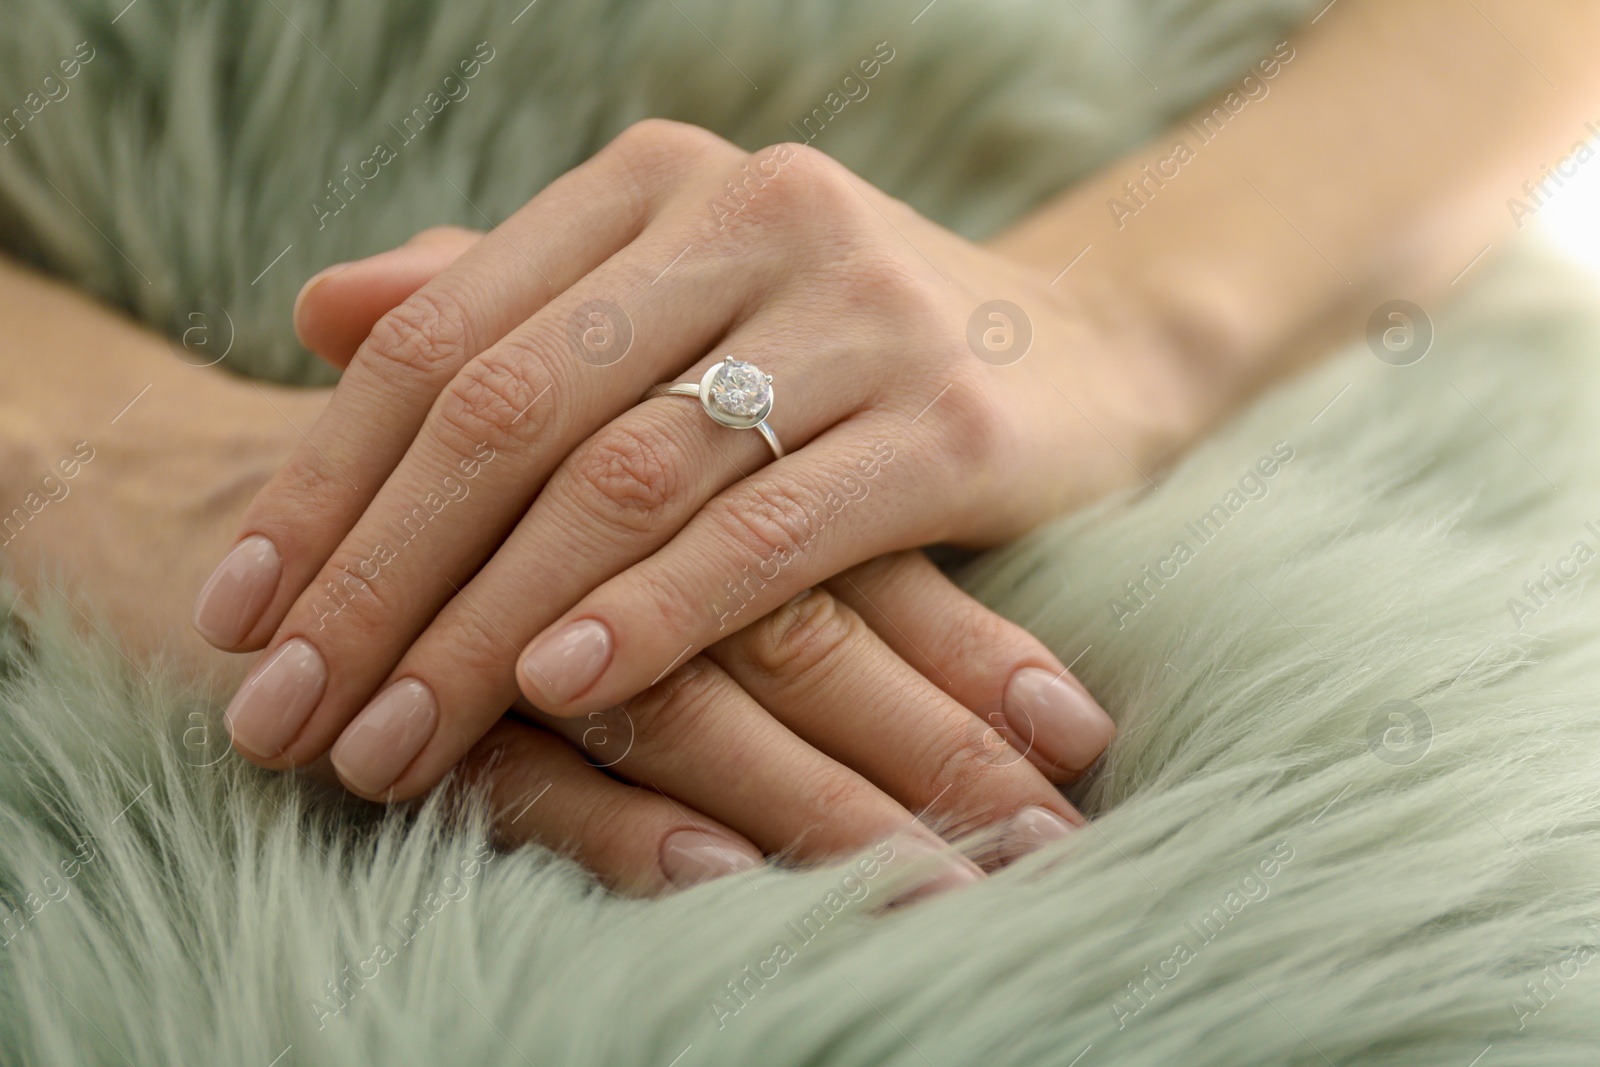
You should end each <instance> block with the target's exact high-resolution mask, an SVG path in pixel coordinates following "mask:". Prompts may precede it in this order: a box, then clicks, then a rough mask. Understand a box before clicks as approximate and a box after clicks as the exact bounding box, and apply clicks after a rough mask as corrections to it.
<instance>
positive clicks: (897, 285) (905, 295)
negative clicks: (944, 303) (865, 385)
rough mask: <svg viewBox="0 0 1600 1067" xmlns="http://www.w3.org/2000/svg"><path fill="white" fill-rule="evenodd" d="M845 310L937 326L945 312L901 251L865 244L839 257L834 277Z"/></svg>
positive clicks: (884, 245)
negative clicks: (931, 323)
mask: <svg viewBox="0 0 1600 1067" xmlns="http://www.w3.org/2000/svg"><path fill="white" fill-rule="evenodd" d="M832 277H833V280H834V282H835V288H836V290H837V292H838V295H839V298H840V301H841V303H842V304H843V306H844V307H845V308H847V309H849V310H851V311H855V312H860V313H864V314H866V315H871V316H878V317H886V318H888V319H889V320H890V321H891V322H894V323H897V324H901V323H905V322H936V321H938V319H939V316H940V315H941V314H942V312H943V308H941V307H940V306H939V302H938V301H937V300H936V299H935V298H934V296H933V293H932V290H930V288H929V287H928V285H927V284H926V283H925V281H924V279H923V277H922V275H921V274H920V273H919V272H918V270H917V268H916V266H915V265H914V264H912V263H911V262H910V261H909V260H908V259H907V258H906V257H905V256H904V255H902V254H901V252H900V251H899V249H897V248H895V247H894V246H892V245H889V244H886V243H884V242H879V241H861V242H859V243H857V244H856V245H855V246H854V247H851V248H849V249H848V250H847V251H845V252H844V253H843V254H842V255H841V256H840V257H839V265H838V268H837V269H836V270H835V271H834V272H833V274H832Z"/></svg>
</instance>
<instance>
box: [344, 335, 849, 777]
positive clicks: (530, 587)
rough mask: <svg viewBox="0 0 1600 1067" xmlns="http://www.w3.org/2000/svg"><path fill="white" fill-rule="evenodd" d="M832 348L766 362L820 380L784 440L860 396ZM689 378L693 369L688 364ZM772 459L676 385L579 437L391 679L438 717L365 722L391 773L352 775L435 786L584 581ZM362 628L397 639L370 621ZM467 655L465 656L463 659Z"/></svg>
mask: <svg viewBox="0 0 1600 1067" xmlns="http://www.w3.org/2000/svg"><path fill="white" fill-rule="evenodd" d="M770 310H771V311H772V315H771V316H770V318H771V319H773V320H776V321H777V322H780V323H781V322H782V321H783V320H784V316H785V313H786V311H787V309H785V308H783V307H782V306H781V305H779V306H777V307H774V308H771V309H770ZM776 330H777V328H776V327H768V326H762V325H760V324H759V323H758V322H757V321H752V322H751V323H748V324H745V326H742V327H740V328H738V329H736V330H735V331H734V333H733V334H731V335H730V337H729V338H728V339H727V340H726V341H725V342H724V344H723V345H722V346H719V347H720V348H721V349H723V350H730V351H734V350H736V351H761V352H767V351H773V352H781V351H782V346H781V342H782V340H783V339H782V337H781V336H779V335H778V333H777V332H776ZM858 340H859V339H858ZM834 355H837V356H838V357H840V358H841V359H842V358H843V357H844V356H845V355H846V353H844V352H842V351H841V352H838V353H816V354H814V355H813V356H811V357H810V362H809V364H808V363H807V359H806V357H800V356H790V357H788V358H785V357H783V356H781V355H780V356H777V357H775V359H774V360H773V361H771V362H770V365H772V366H774V367H775V368H777V369H778V371H779V373H780V374H786V373H787V374H792V375H793V378H792V379H791V378H788V377H784V378H780V380H783V381H790V380H809V381H810V382H812V383H813V384H814V385H815V388H803V389H799V390H797V395H796V398H795V401H794V402H792V403H786V404H785V405H784V406H783V407H782V409H781V410H780V409H777V408H774V411H773V415H772V420H773V421H774V422H775V423H777V425H778V428H779V431H780V433H781V435H782V438H783V439H784V440H785V441H787V442H791V443H794V444H800V443H804V442H805V441H807V440H809V439H810V438H811V437H813V436H814V435H816V434H817V433H818V432H820V431H821V430H823V429H825V428H826V427H828V426H830V425H832V424H833V422H834V421H835V420H836V419H837V417H838V416H837V413H838V412H839V411H841V410H843V411H849V410H854V409H856V408H858V407H859V406H860V405H861V404H862V403H865V400H866V395H867V392H868V390H870V388H871V376H870V375H861V376H857V377H855V378H841V377H837V376H835V377H833V379H832V380H833V383H834V384H832V385H830V376H829V375H827V374H826V365H827V359H828V357H830V356H834ZM764 361H765V357H764ZM704 362H705V361H702V363H704ZM711 362H712V363H715V362H716V358H715V354H714V355H713V358H712V361H711ZM817 370H822V371H823V373H821V374H817V373H813V372H814V371H817ZM685 377H698V375H696V374H695V373H694V372H693V371H690V372H689V374H688V375H685ZM771 458H772V457H771V452H770V450H769V449H768V447H767V445H766V443H765V442H764V441H763V440H762V439H761V438H760V436H758V435H756V434H752V433H747V432H741V431H737V430H732V429H728V428H727V427H723V426H719V425H717V424H716V423H715V422H713V421H712V420H711V419H710V418H708V417H706V414H705V412H704V411H703V410H702V409H701V407H700V405H699V403H698V402H697V401H695V400H693V399H690V398H683V397H661V398H656V399H652V400H649V401H647V402H645V403H642V404H640V405H638V406H637V407H634V408H632V409H630V410H629V411H627V412H625V413H623V414H622V415H621V416H620V417H618V418H617V419H615V420H613V421H612V422H611V423H610V424H609V425H607V426H606V427H604V428H603V429H601V430H600V431H599V432H598V433H596V434H595V435H594V436H592V437H590V438H589V439H588V440H586V441H584V442H583V443H582V444H581V445H579V446H578V448H577V449H575V450H574V451H573V452H572V454H571V455H569V456H568V457H567V458H566V460H565V461H564V462H563V463H562V464H561V466H560V467H559V468H558V469H557V470H556V472H555V473H554V474H553V475H552V476H551V477H550V480H549V481H548V483H547V484H546V485H545V487H544V488H543V490H541V492H540V494H539V496H538V497H537V498H536V499H535V500H534V502H533V504H532V505H531V507H530V508H529V510H528V512H527V514H526V515H525V516H523V518H522V519H521V521H520V522H519V523H518V525H517V527H516V528H515V529H514V530H513V531H512V533H511V535H510V536H509V537H508V538H507V539H506V541H505V543H504V544H503V545H502V546H501V547H500V548H499V549H498V550H497V551H496V552H495V555H494V556H493V557H492V558H491V559H490V560H489V561H488V563H486V564H485V565H484V566H483V568H482V569H481V570H480V571H479V572H478V573H477V575H476V576H474V577H473V578H472V580H471V581H470V582H469V583H467V584H466V585H465V586H464V587H462V588H460V589H458V590H456V589H450V590H445V592H453V593H454V594H455V595H454V596H453V597H452V598H451V600H450V602H449V603H447V604H446V605H445V606H444V607H443V609H442V610H441V611H439V613H438V614H437V616H436V617H435V618H434V619H433V620H432V621H431V622H430V623H428V624H427V627H426V629H425V630H424V631H423V632H422V633H421V635H420V636H418V637H417V638H416V639H415V641H414V642H413V643H412V644H411V645H410V647H409V648H408V649H406V650H405V652H404V655H403V656H402V657H401V658H400V660H399V663H398V664H397V665H396V666H395V667H394V670H393V671H392V672H391V674H390V675H389V677H388V679H387V680H386V681H385V683H384V684H385V685H386V686H393V685H395V684H397V683H399V682H400V681H401V680H403V679H406V678H411V679H415V680H417V681H418V682H419V683H421V685H422V686H424V687H425V689H426V692H427V695H428V697H427V698H428V699H430V700H431V703H432V708H433V715H432V719H433V721H434V722H435V724H436V725H435V728H434V731H433V733H432V735H431V736H428V737H423V736H421V735H420V733H418V734H407V735H405V736H403V737H401V736H396V737H395V738H393V739H391V738H387V737H385V736H383V734H381V733H373V732H371V731H367V732H366V733H365V736H366V737H367V741H365V742H363V744H362V746H361V748H362V749H366V748H372V749H374V750H376V751H382V752H384V753H385V754H386V758H384V759H382V760H378V759H373V760H370V761H369V760H365V759H364V760H362V762H363V763H364V764H365V768H364V769H365V771H366V773H367V774H368V775H371V774H374V773H376V772H377V771H378V770H380V769H381V770H383V771H385V772H387V773H389V774H396V775H399V777H398V778H396V779H395V780H393V781H383V780H379V779H377V778H371V777H365V776H363V780H360V781H356V780H355V779H354V778H352V788H354V789H355V790H356V791H357V792H360V793H363V794H364V795H390V796H394V797H396V798H403V797H409V796H414V795H416V794H418V793H420V792H422V791H424V790H426V789H428V788H430V787H431V786H432V785H433V784H434V783H435V782H436V781H437V780H438V779H439V778H440V777H441V776H442V775H443V774H444V773H445V772H446V771H447V770H448V769H449V768H450V767H451V766H453V765H454V764H455V763H456V761H457V760H459V759H460V758H461V756H462V754H463V753H464V752H465V751H466V750H467V749H468V748H469V747H470V746H471V745H472V744H473V742H475V741H476V740H477V739H478V737H479V736H481V735H482V733H483V731H484V730H486V729H488V727H489V725H490V724H492V723H493V722H494V720H495V719H496V718H497V717H498V716H499V715H500V713H501V711H502V710H503V709H504V708H505V707H506V706H507V704H508V703H509V702H510V701H511V700H513V699H514V698H515V697H516V695H517V689H516V680H515V675H514V671H513V669H512V668H513V665H514V662H515V660H516V657H517V655H518V653H519V652H520V651H521V649H522V647H523V646H524V645H525V644H526V643H527V642H528V641H529V640H531V639H532V638H533V637H534V636H535V635H536V634H538V633H539V631H540V630H541V629H543V628H544V627H545V626H547V625H549V624H550V623H551V622H552V621H554V620H555V618H556V617H557V616H558V615H559V613H560V612H561V611H562V610H564V609H565V608H567V607H570V606H571V605H573V604H575V603H576V602H577V601H578V600H579V599H580V598H581V597H582V596H583V595H584V594H586V593H588V592H589V591H591V590H592V589H594V588H595V587H597V586H599V585H600V584H601V583H603V582H604V581H606V580H607V579H609V578H611V577H613V576H615V575H616V574H618V573H620V572H622V571H623V570H625V569H626V568H627V567H628V566H630V565H632V564H634V563H637V562H638V561H639V560H641V559H644V558H645V557H647V556H648V555H649V554H650V553H651V552H653V551H655V550H657V549H659V548H660V547H661V546H662V545H663V544H665V543H666V542H667V541H668V540H669V539H670V538H671V537H672V536H673V534H674V533H676V532H677V531H678V530H679V529H681V528H682V527H683V526H684V525H685V524H686V523H687V522H688V521H689V520H690V519H691V518H692V517H693V516H694V515H695V513H696V512H697V511H699V509H700V507H701V506H702V504H704V502H705V501H707V500H709V499H710V498H711V497H713V496H714V495H716V494H717V493H718V492H720V491H721V490H723V489H724V488H726V487H727V486H729V485H730V484H732V483H734V482H736V481H738V480H740V479H741V478H744V477H746V476H748V475H749V474H751V473H753V472H755V471H756V470H758V469H759V467H760V466H761V465H762V464H763V463H767V462H770V461H771ZM366 636H367V637H368V639H370V640H372V641H374V642H379V641H384V640H388V641H394V640H398V637H390V636H387V635H385V634H383V633H376V632H374V633H368V634H367V635H366ZM463 664H470V665H471V669H468V670H463V669H462V666H463ZM374 706H376V702H374ZM369 715H370V716H371V719H372V721H381V720H382V719H383V718H384V717H385V713H384V711H383V710H382V709H379V710H377V711H369V710H362V711H361V712H360V713H359V714H358V716H357V717H356V718H355V719H354V720H353V721H352V722H351V724H350V725H349V726H348V727H346V730H345V732H346V733H352V732H354V731H356V730H357V729H359V728H360V727H361V725H362V723H364V722H367V721H369ZM341 743H342V742H341ZM418 745H420V746H422V747H421V749H420V751H419V750H418V748H417V747H416V746H418ZM408 761H409V762H408Z"/></svg>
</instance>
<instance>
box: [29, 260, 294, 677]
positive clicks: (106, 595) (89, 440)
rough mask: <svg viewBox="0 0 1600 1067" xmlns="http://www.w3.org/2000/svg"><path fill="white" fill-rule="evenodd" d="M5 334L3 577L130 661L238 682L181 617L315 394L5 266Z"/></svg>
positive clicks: (287, 447) (225, 662)
mask: <svg viewBox="0 0 1600 1067" xmlns="http://www.w3.org/2000/svg"><path fill="white" fill-rule="evenodd" d="M0 322H4V323H6V328H5V329H4V330H0V571H3V572H4V573H5V574H7V575H8V576H10V577H12V578H14V579H15V580H16V581H18V582H19V583H20V585H21V586H22V589H23V592H24V594H25V595H27V596H29V597H30V598H39V597H54V596H56V595H57V593H56V592H55V591H52V589H51V587H50V586H49V585H47V584H46V581H47V580H48V581H49V582H51V583H55V588H56V590H59V591H60V592H61V593H64V594H70V595H72V596H73V597H74V603H75V604H77V605H79V606H80V607H82V608H84V609H85V610H86V611H91V612H92V611H99V612H104V613H105V614H106V615H107V616H109V618H110V621H111V622H112V623H113V625H114V626H115V627H116V630H117V633H118V638H119V640H120V641H122V642H123V643H124V647H125V648H127V649H128V650H129V651H130V653H135V654H139V653H153V652H157V651H160V652H162V653H164V654H166V655H168V656H172V657H176V658H177V659H179V660H180V661H182V662H183V663H184V665H185V666H186V667H191V668H194V669H197V670H220V671H223V672H224V673H226V672H230V671H231V672H236V671H237V670H238V669H239V668H240V667H242V666H243V664H242V663H239V664H233V663H229V662H228V660H229V657H226V656H223V655H221V654H220V653H217V652H215V651H213V650H211V649H210V648H209V647H208V646H206V645H205V644H204V642H202V641H201V640H200V639H199V638H198V637H197V636H196V635H195V634H194V633H193V632H192V631H191V630H190V628H189V620H188V616H189V604H190V602H191V601H192V599H193V595H194V591H195V589H197V588H198V587H199V584H200V581H201V580H202V579H203V578H204V576H205V572H206V567H207V564H208V561H209V560H210V559H211V557H212V556H213V555H214V554H215V553H217V552H219V551H221V549H222V547H223V546H225V545H226V544H227V540H228V537H229V536H230V535H231V533H232V530H233V527H234V526H235V525H236V523H237V522H238V518H239V515H240V514H241V513H242V512H243V510H244V506H245V504H246V503H248V501H249V499H250V496H251V495H252V494H253V493H254V492H255V490H256V489H257V488H259V487H260V485H261V484H262V483H264V482H265V481H266V479H267V478H268V477H269V476H270V475H271V473H272V471H273V470H274V469H275V468H276V467H277V466H278V464H279V463H281V462H282V460H283V458H284V457H285V456H286V455H288V453H289V452H290V451H291V450H292V448H293V446H294V444H295V443H296V442H298V441H299V440H300V436H299V430H297V429H296V425H302V426H308V425H309V424H310V422H311V421H312V420H313V419H314V417H315V414H316V413H317V412H318V411H320V410H321V406H322V404H323V402H324V401H325V396H324V394H322V393H320V392H316V391H309V390H306V391H296V390H288V389H283V388H281V387H276V386H267V385H263V386H256V385H253V384H251V383H248V382H245V381H243V380H242V379H238V378H235V377H233V376H231V375H228V374H226V373H225V372H223V371H222V370H221V369H219V368H217V367H205V366H202V365H201V364H203V363H205V362H207V361H208V360H209V357H206V356H202V355H200V354H199V352H198V351H197V352H190V353H188V354H187V360H185V359H179V358H178V357H177V355H175V353H174V351H173V350H172V348H171V347H170V346H169V343H168V342H167V341H166V340H165V339H164V338H162V337H161V336H160V335H158V334H156V333H153V332H152V331H150V330H148V329H145V328H143V327H141V326H139V325H137V324H135V323H133V322H131V321H129V320H128V319H126V318H125V317H123V316H121V315H119V314H117V313H116V312H115V311H113V310H111V309H109V308H106V307H104V306H102V305H100V304H97V303H95V302H94V301H93V300H91V299H89V298H88V297H86V296H85V295H83V294H82V293H79V292H75V291H73V290H72V289H70V288H68V287H67V286H65V285H63V284H61V283H59V282H56V281H52V280H50V279H47V278H45V277H43V276H41V275H39V274H36V273H33V272H32V271H29V270H27V269H25V268H23V267H21V266H20V265H18V264H15V263H13V262H11V261H9V260H6V259H4V258H3V257H0ZM191 340H196V339H195V338H191ZM199 351H204V350H203V349H201V350H199ZM291 420H293V424H291ZM63 580H64V581H63ZM86 632H89V631H87V628H86ZM96 639H98V638H96Z"/></svg>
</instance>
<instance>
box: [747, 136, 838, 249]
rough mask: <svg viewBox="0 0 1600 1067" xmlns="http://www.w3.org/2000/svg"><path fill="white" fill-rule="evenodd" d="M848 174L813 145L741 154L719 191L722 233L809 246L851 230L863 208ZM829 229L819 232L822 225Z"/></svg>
mask: <svg viewBox="0 0 1600 1067" xmlns="http://www.w3.org/2000/svg"><path fill="white" fill-rule="evenodd" d="M850 181H851V177H850V172H849V171H848V170H846V169H845V167H844V166H843V165H842V164H840V163H838V162H836V161H835V160H834V159H832V158H831V157H830V156H828V155H827V154H825V153H823V152H821V151H819V150H817V149H815V148H812V147H811V146H809V145H805V144H798V143H789V142H785V143H782V144H775V145H771V146H769V147H767V148H764V149H762V150H761V151H759V152H755V153H752V154H743V153H741V155H740V158H739V159H738V160H737V161H736V165H730V167H729V169H728V172H727V173H726V174H725V176H724V181H723V183H722V186H721V189H720V198H719V203H720V204H721V205H722V206H723V208H724V210H723V211H720V212H718V213H717V214H718V215H719V225H718V229H735V230H739V231H750V232H753V233H756V234H762V233H772V234H781V235H785V236H787V235H789V234H795V235H803V237H804V239H805V240H806V242H807V243H808V244H815V243H817V242H818V241H819V240H831V237H832V235H833V234H834V233H835V232H844V231H849V230H850V229H851V227H850V226H848V225H842V224H845V223H847V222H849V221H851V220H854V218H855V214H856V212H857V211H858V210H859V209H861V208H862V207H864V205H863V204H862V203H861V200H860V198H859V197H858V196H857V194H856V193H855V191H854V190H853V188H852V186H851V185H850ZM819 221H821V222H824V223H828V224H830V225H829V226H827V227H826V228H825V229H819V227H818V222H819Z"/></svg>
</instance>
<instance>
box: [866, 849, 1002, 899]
mask: <svg viewBox="0 0 1600 1067" xmlns="http://www.w3.org/2000/svg"><path fill="white" fill-rule="evenodd" d="M884 846H886V847H888V848H889V850H890V852H891V855H890V856H889V858H888V859H886V860H883V864H884V866H885V867H887V868H888V869H890V870H891V871H893V872H895V875H896V878H897V881H899V882H901V883H902V884H905V883H906V880H907V879H910V880H911V881H910V882H909V884H908V885H907V887H906V888H903V889H901V890H900V891H899V892H897V893H896V894H895V895H894V897H893V899H892V900H890V904H909V903H911V902H912V901H916V900H922V899H923V898H925V897H930V896H933V895H935V894H937V893H943V892H945V891H947V890H951V889H957V888H960V887H961V886H964V885H971V884H973V883H974V882H981V881H983V879H984V874H983V870H982V869H981V868H979V867H978V865H977V864H975V863H973V862H972V861H971V860H969V859H967V857H965V856H963V855H962V854H961V853H959V852H957V851H956V850H955V849H953V848H951V847H950V846H949V845H947V844H945V843H944V842H943V841H930V840H929V839H928V838H927V837H924V836H923V835H921V834H918V833H915V832H910V831H908V832H905V833H899V834H896V835H895V836H893V837H891V838H889V839H888V840H887V841H885V842H884ZM881 858H882V857H881V856H880V859H881Z"/></svg>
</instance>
